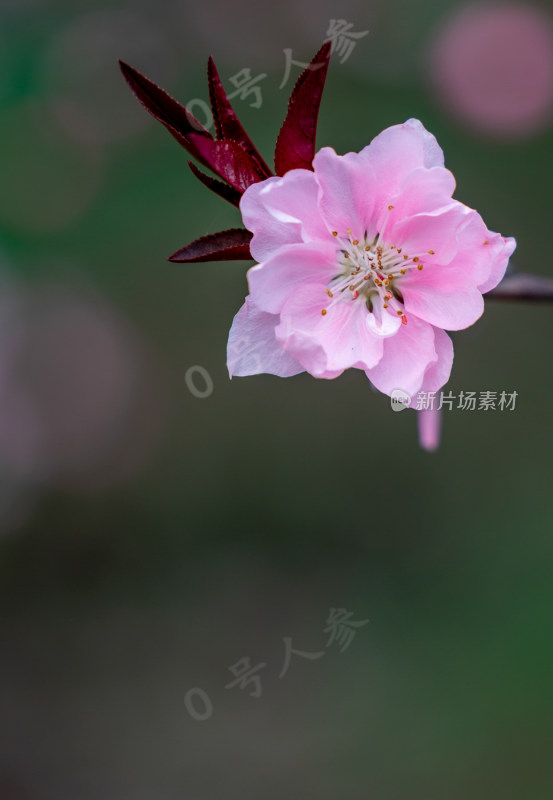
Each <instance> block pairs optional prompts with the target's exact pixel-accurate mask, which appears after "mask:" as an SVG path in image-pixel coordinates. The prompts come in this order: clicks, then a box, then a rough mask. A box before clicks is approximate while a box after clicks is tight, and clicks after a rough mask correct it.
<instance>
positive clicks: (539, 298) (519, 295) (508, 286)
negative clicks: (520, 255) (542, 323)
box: [485, 273, 553, 303]
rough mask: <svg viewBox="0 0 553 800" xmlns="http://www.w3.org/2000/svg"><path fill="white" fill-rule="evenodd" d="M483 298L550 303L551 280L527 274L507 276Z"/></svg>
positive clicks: (552, 297) (551, 293)
mask: <svg viewBox="0 0 553 800" xmlns="http://www.w3.org/2000/svg"><path fill="white" fill-rule="evenodd" d="M485 297H486V299H488V298H489V299H490V300H529V301H531V302H534V303H550V302H551V301H552V300H553V278H546V277H543V276H541V275H529V274H527V273H519V274H515V275H508V276H507V277H506V278H503V280H502V281H501V283H500V284H499V286H496V288H495V289H492V291H491V292H488V293H487V294H486V295H485Z"/></svg>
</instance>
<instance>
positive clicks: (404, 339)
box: [366, 317, 438, 398]
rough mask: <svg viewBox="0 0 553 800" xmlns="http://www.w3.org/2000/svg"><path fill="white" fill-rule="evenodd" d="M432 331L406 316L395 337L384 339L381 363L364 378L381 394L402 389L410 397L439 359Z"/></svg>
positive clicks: (427, 325) (417, 320)
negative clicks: (405, 322)
mask: <svg viewBox="0 0 553 800" xmlns="http://www.w3.org/2000/svg"><path fill="white" fill-rule="evenodd" d="M434 340H435V335H434V328H433V327H432V325H429V324H428V323H427V322H423V321H422V320H419V319H417V318H416V317H409V321H408V324H407V325H402V326H401V328H400V329H399V330H398V332H397V333H396V335H395V336H390V337H389V338H387V339H384V340H383V344H384V351H383V354H382V358H381V360H380V362H379V363H378V364H377V365H376V366H375V367H373V368H372V369H369V370H367V371H366V374H367V377H368V378H369V380H370V381H371V383H372V384H373V386H376V388H377V389H379V390H380V391H381V392H384V394H388V395H390V394H391V393H392V391H393V390H394V389H402V390H403V391H404V392H406V393H407V394H408V395H410V396H411V398H413V397H414V395H415V394H416V393H417V392H418V391H419V390H420V387H421V385H422V382H423V379H424V375H425V372H426V370H427V368H428V367H429V366H430V364H432V363H433V362H434V361H436V360H437V359H438V355H437V353H436V348H435V345H434Z"/></svg>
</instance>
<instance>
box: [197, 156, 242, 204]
mask: <svg viewBox="0 0 553 800" xmlns="http://www.w3.org/2000/svg"><path fill="white" fill-rule="evenodd" d="M188 166H189V167H190V169H191V170H192V172H193V174H194V175H195V176H196V178H198V180H199V181H201V182H202V183H203V185H204V186H207V188H208V189H211V191H212V192H215V194H218V195H219V197H222V198H223V199H224V200H228V202H229V203H232V205H233V206H237V205H239V203H240V198H241V197H242V193H241V192H239V191H238V189H233V188H232V186H229V185H228V183H221V181H218V180H216V179H215V178H212V177H211V175H206V174H205V172H202V171H201V169H198V167H197V166H196V165H195V164H193V163H192V161H189V162H188Z"/></svg>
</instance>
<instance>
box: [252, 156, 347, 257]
mask: <svg viewBox="0 0 553 800" xmlns="http://www.w3.org/2000/svg"><path fill="white" fill-rule="evenodd" d="M319 191H320V189H319V184H318V183H317V179H316V177H315V175H314V174H313V173H312V172H309V171H308V170H305V169H297V170H292V171H291V172H288V173H287V174H286V176H285V177H284V178H276V177H275V178H268V179H267V180H266V181H263V182H262V183H256V184H253V185H252V186H250V187H249V188H248V189H247V190H246V192H244V195H243V196H242V200H241V201H240V211H241V213H242V219H243V220H244V225H245V226H246V228H248V230H250V231H251V232H252V233H253V234H254V237H253V240H252V244H251V251H252V255H253V257H254V258H255V259H256V261H265V260H266V259H267V258H270V257H271V256H272V255H275V253H277V252H278V250H279V249H280V248H281V247H282V246H284V245H287V244H293V243H299V242H302V241H304V242H310V241H316V240H321V239H322V240H326V241H330V239H331V236H330V233H329V231H328V228H327V226H326V225H325V224H324V221H323V220H322V219H321V215H320V213H319V212H318V208H317V200H318V196H319Z"/></svg>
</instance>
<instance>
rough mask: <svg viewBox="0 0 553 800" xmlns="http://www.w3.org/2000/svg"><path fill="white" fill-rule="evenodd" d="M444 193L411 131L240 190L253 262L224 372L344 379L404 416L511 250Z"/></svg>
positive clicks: (411, 127)
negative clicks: (403, 405)
mask: <svg viewBox="0 0 553 800" xmlns="http://www.w3.org/2000/svg"><path fill="white" fill-rule="evenodd" d="M454 189H455V179H454V177H453V175H452V174H451V172H450V171H449V170H447V169H446V168H445V167H444V157H443V153H442V150H441V149H440V147H439V145H438V143H437V142H436V139H435V138H434V137H433V136H432V135H431V134H430V133H428V131H426V130H425V128H424V127H423V125H422V124H421V123H420V122H419V121H418V120H413V119H411V120H408V121H407V122H406V123H405V124H403V125H396V126H393V127H391V128H388V129H386V130H385V131H383V132H382V133H381V134H379V135H378V136H377V137H376V138H375V139H374V140H373V141H372V142H371V144H369V145H368V146H367V147H365V148H364V149H363V150H362V151H361V152H360V153H348V154H346V155H344V156H339V155H337V154H336V153H335V151H334V150H333V149H332V148H329V147H324V148H323V149H322V150H320V151H319V152H318V153H317V154H316V156H315V158H314V160H313V171H310V170H308V169H292V170H290V171H288V172H286V173H285V174H284V175H283V176H282V177H269V178H267V179H265V180H262V181H260V182H256V183H252V184H251V185H250V186H249V187H248V188H247V189H246V190H245V192H244V193H243V195H242V199H241V200H240V210H241V212H242V218H243V221H244V225H245V227H246V228H247V229H248V230H249V231H250V232H251V233H252V234H253V238H252V239H251V242H250V252H251V254H252V257H253V258H254V259H255V260H256V261H257V262H258V263H257V264H256V266H254V267H252V268H251V269H250V270H249V272H248V283H249V290H250V294H249V296H248V297H247V298H246V302H245V304H244V305H243V306H242V308H241V309H240V311H239V312H238V314H237V315H236V317H235V319H234V322H233V325H232V328H231V331H230V336H229V344H228V369H229V373H230V374H231V375H252V374H256V373H260V372H269V373H272V374H275V375H280V376H282V377H288V376H290V375H295V374H297V373H299V372H303V371H306V372H309V373H310V374H311V375H313V376H314V377H317V378H335V377H337V376H338V375H340V374H341V373H342V372H343V371H344V370H345V369H348V368H350V367H353V368H355V369H362V370H364V371H365V373H366V375H367V377H368V378H369V380H370V381H371V383H372V384H373V386H375V387H376V388H377V389H379V390H380V391H382V392H384V393H385V394H390V393H391V392H392V391H393V390H394V389H398V388H400V389H402V390H404V391H405V392H407V393H408V394H409V395H411V396H412V405H415V404H416V394H417V393H418V392H420V391H424V392H431V391H437V390H438V389H440V388H441V387H442V386H443V385H444V384H445V383H446V381H447V380H448V378H449V374H450V371H451V365H452V360H453V346H452V343H451V340H450V338H449V336H448V335H447V334H446V333H445V331H446V330H460V329H462V328H467V327H469V326H470V325H472V324H474V323H475V322H476V320H477V319H478V318H479V317H480V316H481V314H482V312H483V310H484V302H483V299H482V295H483V294H484V293H485V292H487V291H489V290H491V289H493V288H494V287H495V286H496V285H497V284H498V283H499V281H500V280H501V279H502V278H503V275H504V273H505V269H506V267H507V264H508V261H509V257H510V256H511V254H512V253H513V251H514V249H515V246H516V243H515V240H514V239H504V238H503V237H502V236H500V235H499V234H497V233H492V232H490V231H489V230H488V229H487V227H486V225H485V224H484V222H483V220H482V218H481V217H480V215H479V214H478V213H477V212H476V211H474V210H473V209H471V208H469V207H467V206H465V205H463V203H460V202H459V201H457V200H453V199H452V195H453V191H454ZM253 356H255V357H253Z"/></svg>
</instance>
